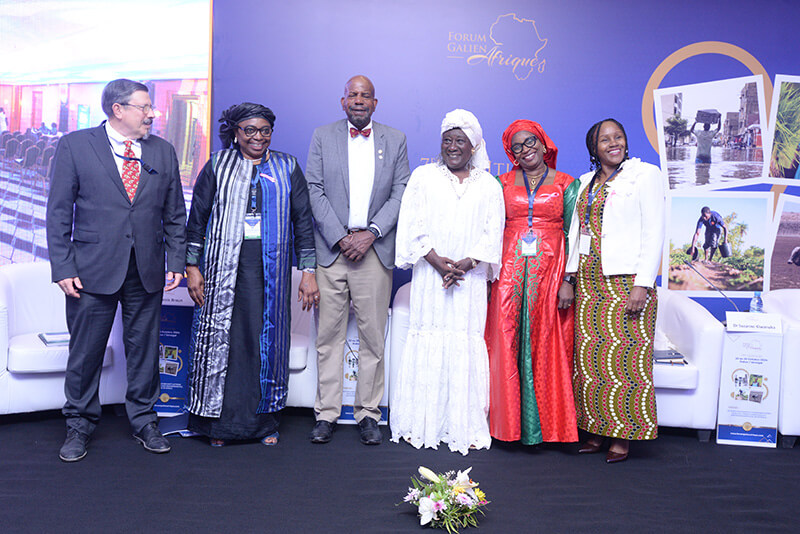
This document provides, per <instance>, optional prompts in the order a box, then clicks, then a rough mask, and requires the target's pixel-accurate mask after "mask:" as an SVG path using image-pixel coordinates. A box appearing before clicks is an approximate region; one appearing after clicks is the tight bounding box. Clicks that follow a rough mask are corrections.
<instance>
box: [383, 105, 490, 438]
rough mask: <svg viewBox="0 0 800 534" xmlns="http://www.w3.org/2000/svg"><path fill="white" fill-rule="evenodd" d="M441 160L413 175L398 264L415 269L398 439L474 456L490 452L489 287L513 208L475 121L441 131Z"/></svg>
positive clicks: (396, 403) (394, 406) (394, 416)
mask: <svg viewBox="0 0 800 534" xmlns="http://www.w3.org/2000/svg"><path fill="white" fill-rule="evenodd" d="M441 133H442V146H441V160H440V161H438V162H436V163H431V164H429V165H423V166H421V167H417V169H415V170H414V172H413V173H412V174H411V178H410V179H409V181H408V185H407V187H406V190H405V194H404V196H403V201H402V204H401V206H400V217H399V220H398V223H397V251H396V260H395V262H396V264H397V266H398V267H400V268H401V269H407V268H409V267H413V278H412V280H411V309H410V326H409V331H408V337H407V339H406V344H405V350H404V353H403V356H402V359H401V363H400V369H399V372H398V375H397V383H396V384H393V385H392V399H391V419H390V423H391V430H392V441H395V442H397V441H399V440H400V438H403V439H404V440H406V441H407V442H409V443H411V445H413V446H414V447H417V448H420V447H422V446H423V445H424V446H425V447H431V448H434V449H436V448H438V445H439V443H440V442H444V443H447V445H448V446H449V447H450V450H451V451H458V452H460V453H461V454H467V453H468V452H469V450H470V448H474V449H484V448H485V449H488V448H489V446H490V444H491V437H490V436H489V424H488V422H487V415H488V413H489V359H488V355H487V352H486V343H485V341H484V336H483V332H484V326H485V324H486V307H487V293H486V284H487V281H491V280H494V279H495V278H497V275H498V273H499V271H500V256H501V253H502V244H503V225H504V222H505V208H504V204H503V191H502V188H501V187H500V183H499V182H498V181H497V180H496V179H495V178H494V177H493V176H492V175H491V174H489V173H488V172H487V170H488V168H489V157H488V155H487V153H486V147H485V143H484V142H483V133H482V131H481V127H480V124H479V123H478V120H477V119H476V118H475V116H474V115H473V114H472V113H470V112H469V111H465V110H461V109H456V110H454V111H451V112H450V113H448V114H447V115H446V116H445V118H444V121H443V122H442V127H441Z"/></svg>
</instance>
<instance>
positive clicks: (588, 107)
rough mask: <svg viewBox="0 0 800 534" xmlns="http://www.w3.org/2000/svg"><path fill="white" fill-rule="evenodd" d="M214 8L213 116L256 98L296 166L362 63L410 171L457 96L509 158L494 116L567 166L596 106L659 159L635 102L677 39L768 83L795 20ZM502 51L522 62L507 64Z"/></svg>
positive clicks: (498, 155) (746, 4) (719, 74)
mask: <svg viewBox="0 0 800 534" xmlns="http://www.w3.org/2000/svg"><path fill="white" fill-rule="evenodd" d="M213 8H214V11H213V24H214V28H213V51H212V102H213V108H212V110H213V111H212V124H216V119H217V118H218V117H219V114H220V112H221V111H222V110H223V109H224V108H226V107H227V106H229V105H231V104H235V103H238V102H241V101H243V100H252V101H256V102H260V103H263V104H265V105H267V106H269V107H271V108H272V109H273V111H275V113H276V114H277V117H278V118H277V123H276V133H275V137H274V140H273V146H274V148H276V149H281V150H285V151H288V152H290V153H292V154H294V155H295V156H297V157H298V158H299V159H300V160H301V162H303V163H304V162H305V158H306V154H307V151H308V143H309V140H310V138H311V133H312V131H313V129H314V128H315V127H317V126H319V125H321V124H325V123H327V122H330V121H333V120H336V119H339V118H341V117H343V116H344V115H343V112H342V110H341V107H340V105H339V98H340V97H341V95H342V92H343V85H344V82H345V81H346V80H347V78H349V77H350V76H351V75H353V74H357V73H363V74H366V75H368V76H369V77H370V78H372V80H373V82H374V83H375V86H376V95H377V97H378V100H379V104H378V108H377V111H376V113H375V120H378V121H380V122H384V123H386V124H389V125H392V126H394V127H397V128H399V129H401V130H403V131H404V132H405V133H406V135H407V136H408V147H409V157H410V160H411V165H412V168H413V167H414V166H416V165H417V164H419V163H420V161H421V159H422V158H425V157H431V156H435V155H436V153H437V152H438V145H439V123H440V121H441V119H442V117H443V115H444V114H445V113H446V112H447V111H449V110H451V109H453V108H455V107H463V108H466V109H469V110H471V111H473V112H474V113H475V114H476V115H477V117H478V119H479V120H480V121H481V123H482V125H483V128H484V131H485V135H486V137H487V140H488V148H489V155H490V157H491V158H492V160H493V162H499V163H502V164H503V165H505V164H506V163H507V159H506V157H505V154H504V153H503V151H502V146H501V144H500V135H501V134H502V132H503V130H504V129H505V127H506V126H507V125H508V124H509V123H510V122H511V121H512V120H514V119H517V118H530V119H533V120H536V121H538V122H540V123H542V125H543V126H544V127H545V129H546V130H547V132H548V134H549V135H550V136H551V137H552V138H553V140H554V141H555V142H556V144H557V145H558V146H559V151H560V152H559V165H558V166H559V169H560V170H562V171H565V172H568V173H571V174H574V175H579V174H581V173H583V172H585V171H586V170H587V165H588V159H587V156H586V149H585V147H584V137H585V133H586V130H587V129H588V127H589V126H590V125H591V124H592V123H593V122H595V121H597V120H599V119H602V118H605V117H607V116H614V117H616V118H618V119H619V120H620V121H622V122H623V124H625V125H626V128H627V130H628V134H629V136H630V145H631V153H632V154H635V155H639V156H640V157H641V158H642V159H645V160H647V161H650V162H652V163H656V164H657V163H658V154H657V152H656V151H655V149H654V148H653V147H652V146H651V145H650V142H649V141H648V140H647V137H646V135H645V130H644V126H643V124H642V111H641V107H642V99H643V96H644V90H645V86H646V85H647V82H648V80H649V79H650V77H651V75H652V74H653V73H654V71H655V70H656V69H657V67H658V66H659V64H660V63H661V62H662V61H663V60H664V59H665V58H666V57H667V56H669V55H670V54H672V53H673V52H675V51H676V50H679V49H680V48H682V47H685V46H687V45H690V44H693V43H696V42H702V41H721V42H725V43H730V44H733V45H736V46H738V47H740V48H742V49H744V50H745V51H747V52H749V53H750V54H752V55H753V56H754V57H755V59H756V60H757V61H758V62H760V64H761V65H763V67H764V69H765V70H766V72H767V73H768V75H769V80H768V82H769V86H770V87H771V82H772V78H773V77H774V75H775V74H800V55H798V54H797V53H796V45H797V40H796V38H793V37H791V35H792V34H791V32H790V31H781V28H785V27H786V23H787V21H791V20H797V19H798V17H800V4H798V3H797V2H793V1H790V0H768V1H764V2H753V1H751V0H749V1H740V0H727V1H683V0H676V1H672V2H641V1H628V0H617V1H615V2H594V1H581V0H572V1H564V2H552V1H548V2H542V1H513V0H511V1H509V0H506V1H493V2H487V1H481V0H462V1H461V2H452V1H442V0H385V1H373V2H370V1H352V0H339V1H336V2H331V1H328V0H300V1H293V2H275V1H267V2H264V1H262V0H215V1H214V6H213ZM508 14H513V15H514V17H515V18H516V19H518V20H519V19H525V21H521V22H514V21H513V20H512V19H513V18H514V17H506V18H502V16H503V15H508ZM498 19H500V20H499V22H498ZM526 21H534V22H526ZM493 25H494V28H493ZM492 37H494V39H495V41H497V42H499V43H502V44H499V45H498V44H495V43H494V42H493V40H492ZM493 49H494V50H495V55H494V56H492V55H491V54H492V50H493ZM497 52H499V55H498V54H497ZM476 56H478V57H476ZM479 56H489V57H485V58H481V57H479ZM469 57H472V60H471V62H470V61H468V58H469ZM509 57H511V58H520V59H521V60H525V59H528V60H530V59H532V60H533V61H532V63H533V67H532V69H531V68H530V67H526V66H524V65H521V66H517V68H516V69H514V68H513V67H512V66H511V65H506V64H503V63H504V62H503V60H504V59H507V58H509ZM529 71H530V72H529ZM751 74H753V72H751V70H750V69H749V68H748V67H746V66H745V65H743V64H742V63H741V62H739V61H738V60H736V59H734V58H732V57H727V56H724V55H720V54H703V55H699V56H695V57H692V58H689V59H687V60H685V61H683V62H681V63H679V64H678V65H677V66H676V67H675V68H673V69H672V70H671V71H669V72H668V73H667V75H666V77H665V78H664V80H663V82H662V83H661V84H660V85H661V86H674V85H683V84H690V83H699V82H704V81H711V80H717V79H723V78H732V77H738V76H747V75H751ZM519 78H522V79H519ZM767 102H768V105H769V97H768V98H767ZM216 142H217V144H216V145H214V146H215V148H219V145H218V141H216ZM494 170H496V167H495V168H493V171H494Z"/></svg>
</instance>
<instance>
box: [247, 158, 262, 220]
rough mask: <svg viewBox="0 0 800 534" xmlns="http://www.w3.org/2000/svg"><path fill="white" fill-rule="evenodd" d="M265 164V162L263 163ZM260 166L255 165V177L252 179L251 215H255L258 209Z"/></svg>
mask: <svg viewBox="0 0 800 534" xmlns="http://www.w3.org/2000/svg"><path fill="white" fill-rule="evenodd" d="M262 163H263V161H262ZM259 167H260V165H253V176H252V178H250V213H252V214H255V212H256V211H257V208H258V182H259V180H258V168H259Z"/></svg>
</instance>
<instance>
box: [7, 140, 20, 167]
mask: <svg viewBox="0 0 800 534" xmlns="http://www.w3.org/2000/svg"><path fill="white" fill-rule="evenodd" d="M18 151H19V141H18V140H17V139H16V138H13V137H12V138H11V139H9V140H8V141H7V142H6V151H5V152H4V153H3V160H4V161H5V162H7V163H8V164H9V165H13V164H14V163H15V162H14V158H16V157H17V152H18Z"/></svg>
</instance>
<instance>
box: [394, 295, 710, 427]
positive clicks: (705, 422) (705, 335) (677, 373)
mask: <svg viewBox="0 0 800 534" xmlns="http://www.w3.org/2000/svg"><path fill="white" fill-rule="evenodd" d="M410 296H411V284H410V283H409V284H405V285H404V286H402V287H401V288H400V289H399V290H398V291H397V294H396V295H395V297H394V305H393V306H392V339H391V352H392V360H391V370H390V373H389V385H390V390H389V392H390V393H391V384H392V383H394V380H395V379H396V376H397V372H398V370H399V369H400V359H401V358H402V357H403V348H404V347H405V341H406V335H407V334H408V326H409V302H410ZM656 331H657V334H656V338H657V339H660V340H662V341H663V342H664V343H666V340H669V342H670V343H671V345H672V346H674V347H675V349H677V350H678V351H679V352H681V353H682V354H683V355H684V356H685V357H686V361H687V362H689V365H685V366H677V365H673V366H666V365H654V370H653V375H654V376H653V379H654V382H655V386H656V405H657V410H658V423H659V425H661V426H674V427H683V428H692V429H696V430H697V431H698V437H699V438H700V439H701V440H703V441H708V439H709V438H710V436H711V431H712V430H713V429H714V428H715V427H716V422H717V400H718V399H717V398H718V396H719V373H720V365H721V362H722V340H723V335H724V328H723V326H722V324H721V323H720V322H719V321H717V320H716V319H715V318H714V316H712V315H711V314H710V313H709V312H708V311H707V310H706V309H705V308H703V306H701V305H700V304H698V303H696V302H694V301H693V300H691V299H689V298H687V297H685V296H683V295H680V294H678V293H676V292H674V291H669V290H666V289H661V288H659V289H658V319H657V322H656ZM657 348H658V347H657ZM661 348H666V347H661ZM390 399H391V396H390Z"/></svg>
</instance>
